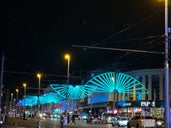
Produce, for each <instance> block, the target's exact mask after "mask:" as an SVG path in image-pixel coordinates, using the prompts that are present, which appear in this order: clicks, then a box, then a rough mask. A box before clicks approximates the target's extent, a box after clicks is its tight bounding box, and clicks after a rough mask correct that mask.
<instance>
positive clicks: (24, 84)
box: [23, 83, 27, 119]
mask: <svg viewBox="0 0 171 128" xmlns="http://www.w3.org/2000/svg"><path fill="white" fill-rule="evenodd" d="M23 87H24V115H23V119H25V111H26V101H25V97H26V87H27V84H26V83H23Z"/></svg>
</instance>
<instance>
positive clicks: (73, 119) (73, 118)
mask: <svg viewBox="0 0 171 128" xmlns="http://www.w3.org/2000/svg"><path fill="white" fill-rule="evenodd" d="M71 119H72V123H73V124H75V115H74V114H73V115H72V117H71Z"/></svg>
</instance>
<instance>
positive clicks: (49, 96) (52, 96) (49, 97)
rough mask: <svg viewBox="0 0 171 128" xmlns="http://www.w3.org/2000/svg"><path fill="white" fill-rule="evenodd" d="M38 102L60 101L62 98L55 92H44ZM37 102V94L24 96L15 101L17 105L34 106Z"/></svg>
mask: <svg viewBox="0 0 171 128" xmlns="http://www.w3.org/2000/svg"><path fill="white" fill-rule="evenodd" d="M39 98H40V104H48V103H60V102H61V101H63V100H64V99H63V98H61V97H59V96H58V95H57V93H52V92H51V93H45V94H44V95H41V96H40V97H39ZM37 104H38V96H26V97H24V99H22V100H20V101H19V102H18V103H17V106H34V105H37Z"/></svg>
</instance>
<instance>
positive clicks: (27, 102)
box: [16, 96, 38, 106]
mask: <svg viewBox="0 0 171 128" xmlns="http://www.w3.org/2000/svg"><path fill="white" fill-rule="evenodd" d="M37 100H38V97H37V96H26V97H24V99H22V100H19V101H18V102H17V104H16V106H34V105H37Z"/></svg>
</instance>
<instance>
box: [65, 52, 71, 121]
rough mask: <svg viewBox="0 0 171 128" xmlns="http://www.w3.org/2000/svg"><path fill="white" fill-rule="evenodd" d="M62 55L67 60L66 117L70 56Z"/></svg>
mask: <svg viewBox="0 0 171 128" xmlns="http://www.w3.org/2000/svg"><path fill="white" fill-rule="evenodd" d="M64 57H65V59H66V60H67V62H68V66H67V87H66V113H65V114H66V117H67V119H68V113H67V111H68V84H69V68H70V59H71V57H70V55H69V54H65V56H64Z"/></svg>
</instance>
